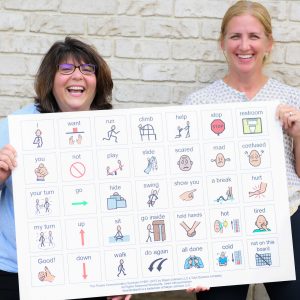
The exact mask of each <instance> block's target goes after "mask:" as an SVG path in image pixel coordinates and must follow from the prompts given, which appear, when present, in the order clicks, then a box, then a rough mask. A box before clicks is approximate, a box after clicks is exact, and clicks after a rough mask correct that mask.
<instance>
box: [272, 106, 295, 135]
mask: <svg viewBox="0 0 300 300" xmlns="http://www.w3.org/2000/svg"><path fill="white" fill-rule="evenodd" d="M276 118H277V119H278V120H279V121H280V123H281V125H282V128H283V129H284V130H285V132H286V133H287V134H288V135H289V136H291V137H293V138H300V110H299V109H297V108H296V107H293V106H290V105H287V104H280V105H278V106H277V110H276Z"/></svg>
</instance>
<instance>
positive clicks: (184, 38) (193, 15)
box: [0, 0, 300, 117]
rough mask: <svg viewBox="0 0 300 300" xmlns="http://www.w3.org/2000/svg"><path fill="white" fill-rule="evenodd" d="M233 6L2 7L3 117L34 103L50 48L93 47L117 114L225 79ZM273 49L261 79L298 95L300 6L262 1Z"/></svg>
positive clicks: (15, 0)
mask: <svg viewBox="0 0 300 300" xmlns="http://www.w3.org/2000/svg"><path fill="white" fill-rule="evenodd" d="M233 2H234V1H232V0H163V1H159V0H144V1H138V0H109V1H105V0H97V1H91V0H86V1H82V0H39V1H35V0H0V32H1V34H0V117H3V116H5V115H7V114H8V113H10V112H12V111H14V110H15V109H17V108H18V107H20V106H22V105H24V104H25V103H27V102H30V101H32V98H33V96H34V90H33V80H34V75H35V73H36V71H37V68H38V66H39V63H40V60H41V58H42V56H43V55H44V54H45V52H46V51H47V50H48V49H49V47H50V46H51V45H52V43H53V42H54V41H56V40H62V39H64V37H65V36H66V35H70V36H73V37H77V38H80V39H82V40H84V41H86V42H88V43H91V44H93V45H94V46H96V47H97V49H98V51H99V52H100V53H101V54H102V55H103V57H104V58H105V59H106V60H107V62H108V64H109V65H110V67H111V69H112V75H113V79H114V84H115V87H114V91H113V103H114V105H115V107H116V108H123V107H124V108H127V107H140V106H157V105H172V104H173V105H174V104H175V105H176V104H180V103H181V102H182V101H183V99H184V98H185V97H186V96H187V95H188V94H189V93H190V92H192V91H194V90H196V89H198V88H200V87H203V86H205V85H207V84H208V83H210V82H212V81H213V80H215V79H217V78H220V77H222V76H223V75H224V74H225V73H226V64H225V60H224V56H223V54H222V51H220V49H219V46H218V43H217V39H218V33H219V27H220V23H221V18H222V16H223V14H224V12H225V11H226V9H227V8H228V7H229V5H230V4H231V3H233ZM260 2H262V3H263V4H264V5H265V6H266V7H267V8H268V9H269V11H270V13H271V15H272V19H273V27H274V37H275V40H276V45H275V47H274V51H273V55H272V64H270V65H269V66H267V70H266V72H267V73H268V74H269V75H271V76H273V77H275V78H278V79H280V80H282V81H283V82H285V83H288V84H291V85H293V86H298V87H300V68H299V67H300V56H299V55H298V54H299V52H300V43H299V42H300V1H293V0H286V1H280V0H261V1H260Z"/></svg>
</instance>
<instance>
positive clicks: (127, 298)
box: [107, 295, 131, 300]
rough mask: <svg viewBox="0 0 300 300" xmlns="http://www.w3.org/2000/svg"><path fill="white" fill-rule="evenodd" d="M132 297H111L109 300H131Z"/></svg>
mask: <svg viewBox="0 0 300 300" xmlns="http://www.w3.org/2000/svg"><path fill="white" fill-rule="evenodd" d="M130 299H131V295H121V296H109V297H107V300H130Z"/></svg>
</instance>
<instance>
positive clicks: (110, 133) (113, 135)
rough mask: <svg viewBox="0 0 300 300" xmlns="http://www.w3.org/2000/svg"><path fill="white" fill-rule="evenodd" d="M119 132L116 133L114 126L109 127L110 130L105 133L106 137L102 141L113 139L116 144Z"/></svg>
mask: <svg viewBox="0 0 300 300" xmlns="http://www.w3.org/2000/svg"><path fill="white" fill-rule="evenodd" d="M119 132H120V131H116V125H112V126H111V127H110V130H109V131H107V137H104V138H103V139H102V140H103V141H104V140H106V141H110V140H111V139H112V138H114V140H115V143H117V142H118V137H117V134H118V133H119Z"/></svg>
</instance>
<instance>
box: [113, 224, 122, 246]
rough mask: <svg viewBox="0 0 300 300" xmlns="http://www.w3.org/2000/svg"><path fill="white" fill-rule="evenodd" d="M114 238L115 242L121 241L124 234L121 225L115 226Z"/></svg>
mask: <svg viewBox="0 0 300 300" xmlns="http://www.w3.org/2000/svg"><path fill="white" fill-rule="evenodd" d="M114 238H115V241H116V242H117V241H123V238H124V236H123V234H122V231H121V226H120V225H118V226H117V233H116V234H115V236H114Z"/></svg>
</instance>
